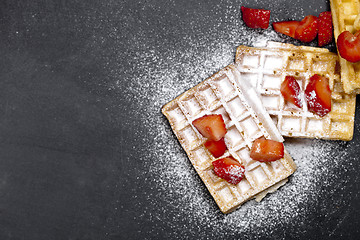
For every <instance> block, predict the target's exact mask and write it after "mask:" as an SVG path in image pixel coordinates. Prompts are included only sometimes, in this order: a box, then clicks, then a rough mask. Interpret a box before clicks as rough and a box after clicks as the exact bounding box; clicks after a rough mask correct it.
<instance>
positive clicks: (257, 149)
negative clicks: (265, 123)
mask: <svg viewBox="0 0 360 240" xmlns="http://www.w3.org/2000/svg"><path fill="white" fill-rule="evenodd" d="M250 157H251V158H252V159H254V160H257V161H260V162H272V161H275V160H278V159H280V158H283V157H284V144H283V143H282V142H277V141H274V140H269V139H265V138H259V139H256V140H255V141H254V143H253V145H252V147H251V151H250Z"/></svg>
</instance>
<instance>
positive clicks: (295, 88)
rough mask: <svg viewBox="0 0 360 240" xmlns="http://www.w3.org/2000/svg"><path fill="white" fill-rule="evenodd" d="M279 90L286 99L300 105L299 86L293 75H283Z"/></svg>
mask: <svg viewBox="0 0 360 240" xmlns="http://www.w3.org/2000/svg"><path fill="white" fill-rule="evenodd" d="M280 92H281V94H282V95H283V97H284V99H285V100H286V101H288V102H290V103H292V104H294V105H295V106H297V107H299V108H301V107H302V103H301V100H300V86H299V83H298V82H297V81H296V80H295V78H294V77H292V76H286V77H285V80H284V81H283V82H282V83H281V87H280Z"/></svg>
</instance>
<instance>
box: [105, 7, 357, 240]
mask: <svg viewBox="0 0 360 240" xmlns="http://www.w3.org/2000/svg"><path fill="white" fill-rule="evenodd" d="M225 3H226V4H224V2H222V4H220V5H219V9H220V8H221V9H223V8H225V11H226V14H222V17H220V16H219V19H218V23H217V25H216V26H213V27H212V28H209V33H206V32H205V33H204V35H203V36H189V35H186V34H184V35H183V36H182V39H181V41H179V42H177V44H178V46H177V48H174V47H169V48H166V47H163V46H159V45H156V44H155V45H154V44H147V42H148V41H151V39H150V40H146V38H134V39H131V41H132V43H131V44H133V45H135V46H137V48H138V49H139V50H140V51H138V52H137V53H136V54H135V55H134V56H133V58H134V60H136V61H135V62H132V67H131V68H130V70H129V69H124V68H122V67H121V66H120V67H119V69H120V70H119V72H113V74H114V78H116V77H118V76H132V77H131V79H129V78H128V79H126V80H127V84H128V85H127V88H126V89H123V86H122V85H121V83H120V82H119V83H118V84H119V85H117V84H116V83H114V85H113V86H109V89H116V88H122V93H123V94H124V98H129V99H131V98H132V99H133V103H135V104H137V105H138V107H137V109H138V111H139V113H138V114H140V115H141V118H142V122H143V124H144V125H145V128H146V129H147V133H146V134H145V135H146V136H144V138H146V139H148V141H149V144H148V145H147V147H148V149H145V150H144V152H146V153H148V155H147V156H142V158H141V159H140V160H141V161H143V163H144V165H145V167H146V170H145V171H144V172H143V175H142V176H139V177H143V178H144V179H145V180H146V183H147V184H148V185H149V186H152V187H151V188H150V189H148V190H144V192H143V194H144V195H145V196H146V200H147V204H144V203H143V202H136V201H134V204H135V205H137V206H135V207H139V208H141V209H143V214H142V215H141V216H137V218H140V219H142V220H143V221H145V222H146V221H151V222H152V224H154V226H155V227H154V228H153V229H151V230H147V231H148V232H147V236H148V238H156V236H160V235H161V236H162V237H165V238H168V239H183V238H191V237H193V236H196V238H197V239H207V238H208V239H219V238H221V237H223V238H224V237H231V236H243V237H250V238H251V239H254V238H260V237H262V236H265V235H267V236H269V235H271V234H274V235H273V236H275V237H276V238H278V239H281V238H284V236H285V235H283V234H284V233H283V232H284V231H280V232H279V231H276V229H280V228H282V229H284V228H287V227H289V228H290V227H292V226H296V233H298V234H301V233H303V232H306V231H307V230H308V228H309V225H310V224H309V223H311V219H309V215H310V213H311V212H313V211H315V209H316V207H317V206H318V205H319V204H318V201H319V199H320V198H321V195H322V194H323V193H325V192H326V191H328V189H329V188H330V186H333V185H334V184H335V183H336V184H338V185H336V186H337V188H342V186H341V184H344V183H346V182H347V181H349V179H346V178H343V179H339V177H338V174H337V172H344V171H347V169H351V168H352V165H351V163H352V161H353V160H354V159H353V158H350V157H348V156H347V153H346V151H347V148H351V147H354V145H351V144H350V145H349V144H348V143H343V142H335V141H322V140H306V139H286V144H285V146H286V148H287V150H288V151H289V152H290V154H291V155H292V157H293V158H294V160H295V162H296V164H297V166H298V170H297V171H296V172H295V173H294V174H293V176H291V177H290V179H289V182H288V183H287V184H286V185H284V186H283V187H282V188H281V189H280V190H278V191H276V192H275V193H272V194H270V195H268V196H267V197H266V198H264V199H263V200H262V201H261V202H260V203H256V202H255V201H254V200H251V201H248V202H247V203H245V204H244V205H243V206H241V207H240V208H239V209H237V210H235V211H234V212H232V213H230V214H226V215H225V214H222V213H221V212H220V210H219V209H218V208H217V206H216V204H215V201H214V200H213V199H212V197H211V195H210V194H209V193H208V191H207V190H206V188H205V185H204V184H203V183H202V182H201V180H200V178H199V177H198V176H197V174H196V171H195V170H194V168H193V167H192V165H191V164H190V161H189V160H188V158H187V156H186V154H185V152H184V151H183V149H182V148H181V146H180V144H179V142H178V141H177V139H176V137H175V135H174V134H173V133H172V131H171V128H170V126H169V124H168V122H167V120H166V119H165V117H164V116H162V114H161V112H160V109H161V107H162V106H163V105H164V104H166V103H167V102H169V101H170V100H172V99H173V98H175V97H176V96H178V95H179V94H181V93H182V92H184V91H186V90H187V89H189V88H191V87H193V86H195V85H196V84H198V83H199V82H200V81H202V80H204V79H205V78H207V77H209V76H210V75H212V74H213V73H214V72H216V71H218V70H220V69H221V68H223V67H225V66H226V65H228V64H229V63H231V62H232V61H233V60H234V54H235V48H236V46H237V45H240V44H243V45H252V46H254V45H257V44H259V43H260V44H261V43H262V42H264V41H266V40H272V41H284V39H283V38H282V37H279V35H278V34H276V33H274V31H272V30H271V29H269V30H265V31H257V30H253V31H248V30H246V29H245V26H244V25H243V23H242V22H241V20H240V18H239V16H240V8H235V7H233V6H232V4H231V3H229V2H225ZM278 7H280V6H278ZM217 10H218V9H215V10H214V11H217ZM219 11H220V10H219ZM222 11H223V10H222ZM164 14H166V12H165V13H164ZM173 14H175V17H176V12H174V13H173ZM159 21H160V22H161V21H166V15H165V16H164V18H162V17H161V18H160V20H159ZM189 28H196V19H193V20H192V21H191V19H190V24H189ZM204 31H206V30H204ZM211 31H213V32H211ZM249 33H250V34H249ZM179 35H181V34H179ZM129 44H130V43H129ZM141 135H142V136H143V133H142V134H141ZM150 139H153V141H151V140H150ZM343 175H344V174H343ZM334 204H340V203H334ZM156 226H157V227H158V228H156ZM140 231H141V230H140Z"/></svg>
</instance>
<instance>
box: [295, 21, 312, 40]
mask: <svg viewBox="0 0 360 240" xmlns="http://www.w3.org/2000/svg"><path fill="white" fill-rule="evenodd" d="M317 33H318V20H317V17H315V16H313V15H308V16H306V17H305V18H304V19H303V20H301V21H300V25H299V26H298V27H297V28H296V30H295V38H296V39H298V40H300V41H302V42H311V41H312V40H314V39H315V38H316V35H317Z"/></svg>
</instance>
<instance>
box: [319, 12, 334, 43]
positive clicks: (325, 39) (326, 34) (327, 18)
mask: <svg viewBox="0 0 360 240" xmlns="http://www.w3.org/2000/svg"><path fill="white" fill-rule="evenodd" d="M318 22H319V32H318V45H319V47H322V46H325V45H327V44H329V43H330V42H331V41H332V39H333V24H332V18H331V12H330V11H328V12H322V13H320V15H319V18H318Z"/></svg>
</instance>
